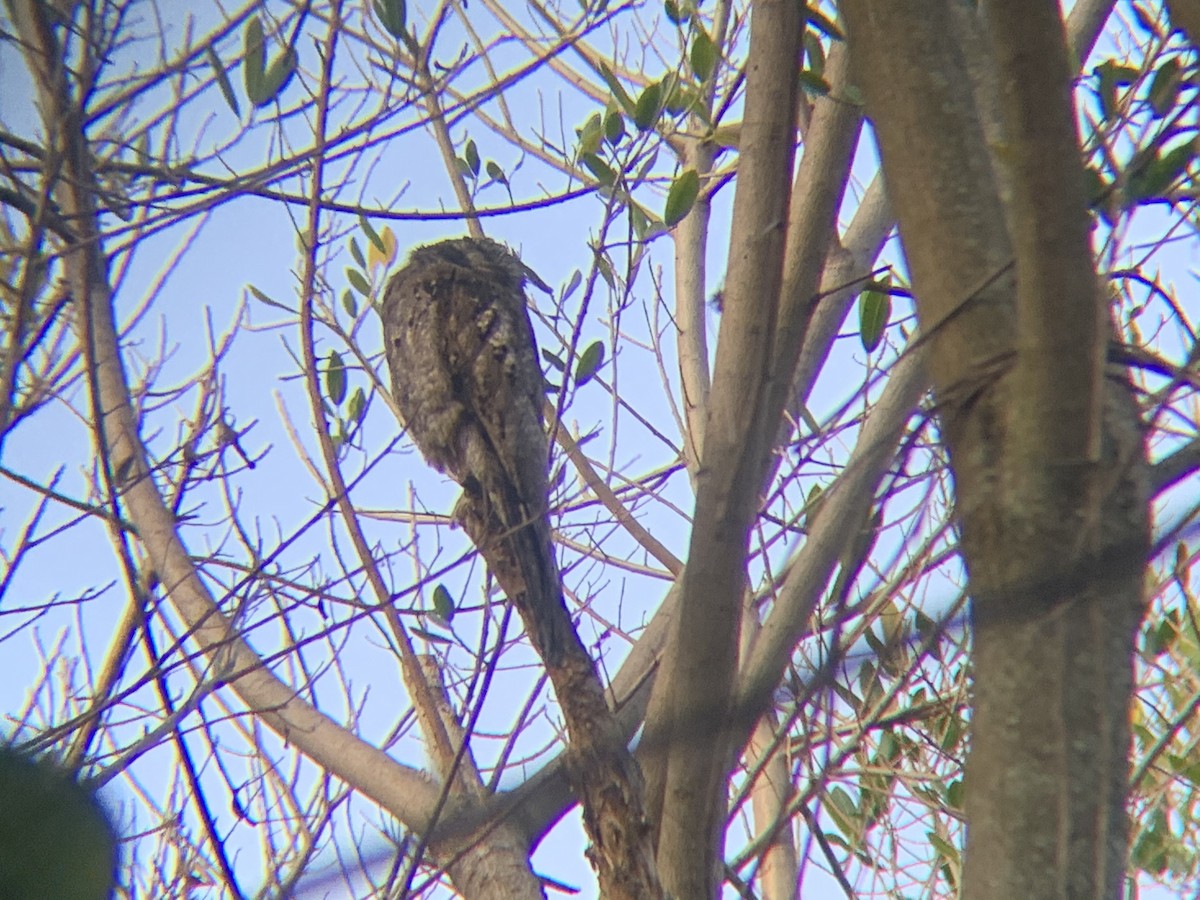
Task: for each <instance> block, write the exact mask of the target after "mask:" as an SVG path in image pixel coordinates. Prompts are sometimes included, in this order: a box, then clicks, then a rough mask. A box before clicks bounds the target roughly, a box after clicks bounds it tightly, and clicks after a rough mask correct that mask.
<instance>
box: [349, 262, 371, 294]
mask: <svg viewBox="0 0 1200 900" xmlns="http://www.w3.org/2000/svg"><path fill="white" fill-rule="evenodd" d="M346 279H347V280H348V281H349V282H350V286H351V287H353V288H354V289H355V290H356V291H358V292H359V293H360V294H362V295H363V296H364V297H370V296H371V285H370V282H368V281H367V278H366V276H365V275H363V273H362V272H360V271H358V269H352V268H350V267H349V266H346Z"/></svg>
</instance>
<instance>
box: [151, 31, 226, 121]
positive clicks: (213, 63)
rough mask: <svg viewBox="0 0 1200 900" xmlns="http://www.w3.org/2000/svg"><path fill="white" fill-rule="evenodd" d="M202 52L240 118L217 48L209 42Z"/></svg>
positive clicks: (218, 85) (222, 91) (218, 84)
mask: <svg viewBox="0 0 1200 900" xmlns="http://www.w3.org/2000/svg"><path fill="white" fill-rule="evenodd" d="M204 54H205V56H207V57H208V65H209V68H211V69H212V70H213V75H214V76H215V77H216V79H217V87H218V88H219V89H220V91H221V96H222V97H224V98H225V102H226V103H228V104H229V108H230V109H232V110H233V114H234V115H235V116H238V117H239V118H240V117H241V115H242V108H241V106H239V105H238V101H237V96H236V95H235V94H234V93H233V85H232V84H230V82H229V73H228V72H226V71H225V64H224V63H222V62H221V57H219V56H217V48H216V47H214V46H213V45H212V44H209V45H208V46H207V47H205V48H204ZM142 134H143V136H144V135H146V134H147V132H142Z"/></svg>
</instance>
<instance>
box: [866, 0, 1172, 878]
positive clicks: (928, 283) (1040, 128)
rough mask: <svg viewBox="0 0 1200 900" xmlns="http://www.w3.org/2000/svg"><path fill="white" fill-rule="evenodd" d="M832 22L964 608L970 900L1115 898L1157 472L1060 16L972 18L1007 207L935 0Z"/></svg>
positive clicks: (1020, 7)
mask: <svg viewBox="0 0 1200 900" xmlns="http://www.w3.org/2000/svg"><path fill="white" fill-rule="evenodd" d="M844 11H845V14H846V19H847V25H848V30H849V34H850V41H851V50H852V53H853V54H854V58H855V64H856V71H857V73H858V78H859V84H860V86H861V87H862V89H863V91H864V93H865V95H866V99H867V112H868V114H869V115H870V116H871V117H872V119H873V122H874V124H875V128H876V132H877V136H878V139H879V144H880V150H881V156H882V160H883V168H884V173H885V176H886V178H887V183H888V190H889V195H890V197H891V200H892V202H893V205H894V207H895V209H896V211H897V213H898V216H899V220H900V225H901V234H902V237H903V239H904V245H905V252H906V255H907V257H908V260H909V264H910V267H911V270H912V274H913V280H914V286H915V287H916V290H917V298H918V312H919V314H920V318H921V324H922V330H923V331H924V332H925V334H926V338H925V339H926V340H927V341H928V342H929V346H930V371H931V374H932V376H933V380H934V386H935V392H936V395H937V399H938V403H939V411H940V414H941V422H942V428H943V432H944V434H945V437H946V440H947V443H948V445H949V449H950V458H951V463H952V465H953V468H954V474H955V483H956V489H957V501H958V511H959V516H960V519H961V524H962V546H963V553H964V557H965V561H966V564H967V568H968V572H969V577H970V590H971V593H972V599H973V610H972V615H973V622H974V626H975V633H974V637H975V656H974V674H975V707H974V712H973V721H972V744H971V747H972V749H971V755H970V758H969V761H968V768H967V782H966V784H967V791H966V804H967V818H968V845H967V856H966V869H965V875H964V882H965V883H964V896H966V897H969V898H1010V897H1033V898H1037V897H1046V898H1088V897H1096V898H1099V897H1114V896H1117V895H1118V892H1119V890H1120V886H1121V879H1122V875H1123V871H1124V865H1125V859H1126V853H1127V847H1126V843H1127V839H1126V824H1125V809H1124V799H1125V790H1126V781H1127V753H1128V745H1129V734H1128V726H1127V714H1128V713H1127V710H1128V705H1129V702H1130V696H1131V689H1132V651H1133V635H1134V630H1135V627H1136V624H1137V621H1138V618H1139V615H1140V595H1141V584H1142V572H1143V569H1144V566H1145V562H1146V552H1147V549H1148V518H1147V513H1148V501H1147V497H1148V482H1147V479H1146V477H1145V466H1144V459H1143V447H1142V440H1141V432H1140V426H1139V421H1138V415H1137V409H1136V407H1135V405H1134V404H1133V401H1132V396H1131V392H1130V389H1129V384H1128V382H1127V380H1126V379H1125V378H1124V377H1123V376H1122V374H1121V373H1119V372H1117V373H1107V374H1108V376H1109V377H1108V378H1102V375H1103V374H1104V373H1103V372H1102V370H1101V368H1100V359H1101V352H1102V349H1103V345H1104V342H1105V340H1106V339H1107V334H1106V331H1105V329H1104V328H1103V327H1102V326H1101V324H1100V323H1101V321H1102V320H1101V316H1102V314H1103V306H1102V303H1103V299H1102V294H1101V292H1100V291H1098V290H1097V289H1096V278H1095V273H1094V271H1093V268H1092V263H1091V258H1090V255H1089V251H1088V245H1087V230H1086V229H1087V218H1086V216H1087V213H1086V208H1085V206H1084V198H1083V193H1082V189H1081V183H1080V179H1079V175H1080V173H1079V169H1080V166H1081V165H1082V163H1081V159H1080V152H1079V148H1078V144H1077V141H1076V140H1075V138H1074V131H1073V128H1074V126H1073V121H1074V120H1073V112H1072V110H1071V108H1070V94H1069V81H1068V76H1069V72H1068V68H1067V65H1066V62H1065V60H1066V50H1065V42H1064V39H1063V35H1062V28H1061V24H1060V23H1059V21H1058V19H1057V7H1056V6H1055V5H1054V4H1048V3H1011V4H997V5H996V6H995V7H994V9H993V10H992V11H991V14H990V17H989V19H988V20H987V22H986V23H985V24H982V25H981V31H982V33H983V34H985V35H986V36H987V39H988V40H990V41H991V48H992V51H993V52H994V54H995V60H996V65H997V68H998V79H997V83H998V84H1000V85H1002V86H1003V88H1004V91H1003V94H1002V96H1001V97H1000V98H999V103H998V104H997V106H996V108H997V109H999V110H1000V111H1001V127H1002V129H1003V141H1004V152H1003V153H1000V154H998V156H999V158H1001V159H1002V160H1004V161H1005V162H1006V165H1007V166H1008V168H1007V170H1006V173H1005V174H1006V176H1007V179H1006V182H1007V183H1006V186H1007V187H1010V188H1011V198H1012V199H1011V202H1010V203H1009V205H1008V207H1007V208H1004V207H1002V206H1001V201H1000V199H999V192H998V191H997V189H996V186H995V180H994V178H993V176H992V173H991V171H990V165H989V162H988V158H989V154H988V147H987V145H986V144H985V140H984V136H983V130H982V128H981V127H980V124H979V116H978V114H977V111H976V108H975V106H974V100H973V98H972V95H971V93H970V88H969V85H970V79H969V77H968V73H967V67H966V65H965V62H964V59H963V56H962V53H961V51H960V48H959V47H958V46H957V45H955V44H954V42H953V41H951V40H947V38H946V30H945V24H944V23H945V21H946V20H947V17H948V16H949V15H950V14H951V11H950V8H949V5H948V4H928V5H926V6H923V7H922V8H921V10H920V13H919V14H914V13H913V12H912V8H911V7H907V6H897V5H893V4H877V3H871V2H867V0H853V2H848V3H846V4H845V6H844ZM897 34H904V35H905V40H903V41H899V42H898V41H896V40H895V35H897ZM1006 193H1007V192H1006ZM1006 223H1011V225H1009V224H1006ZM1010 227H1011V229H1012V231H1011V234H1010V232H1009V228H1010Z"/></svg>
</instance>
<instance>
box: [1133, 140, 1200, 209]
mask: <svg viewBox="0 0 1200 900" xmlns="http://www.w3.org/2000/svg"><path fill="white" fill-rule="evenodd" d="M1195 158H1196V147H1195V144H1194V142H1193V141H1188V142H1187V143H1184V144H1180V145H1179V146H1178V147H1175V148H1174V149H1172V150H1169V151H1168V152H1167V153H1166V155H1165V156H1161V157H1160V156H1159V155H1158V153H1157V152H1155V153H1153V154H1152V155H1151V156H1150V159H1149V161H1148V162H1145V163H1143V164H1142V165H1139V166H1136V168H1135V171H1134V173H1133V174H1132V175H1131V176H1130V179H1129V185H1128V188H1127V191H1126V193H1127V196H1128V197H1129V199H1130V200H1131V201H1133V202H1138V201H1141V200H1153V199H1157V198H1160V197H1162V196H1163V195H1164V194H1165V193H1166V191H1167V188H1169V187H1170V186H1171V185H1173V184H1174V183H1175V182H1176V181H1178V180H1179V178H1180V176H1182V175H1183V174H1184V173H1185V172H1186V171H1187V167H1188V166H1189V165H1190V164H1191V162H1192V160H1194V159H1195Z"/></svg>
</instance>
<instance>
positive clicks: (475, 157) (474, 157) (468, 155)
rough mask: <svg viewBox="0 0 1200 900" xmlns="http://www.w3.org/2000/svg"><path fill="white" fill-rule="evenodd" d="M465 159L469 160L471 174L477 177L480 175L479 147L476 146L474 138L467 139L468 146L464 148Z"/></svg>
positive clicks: (468, 166) (468, 165)
mask: <svg viewBox="0 0 1200 900" xmlns="http://www.w3.org/2000/svg"><path fill="white" fill-rule="evenodd" d="M463 159H465V160H466V161H467V168H469V169H470V170H471V174H472V175H474V176H475V177H476V178H478V177H479V148H478V147H476V146H475V142H474V141H472V140H468V141H467V146H466V147H465V148H464V150H463Z"/></svg>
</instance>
